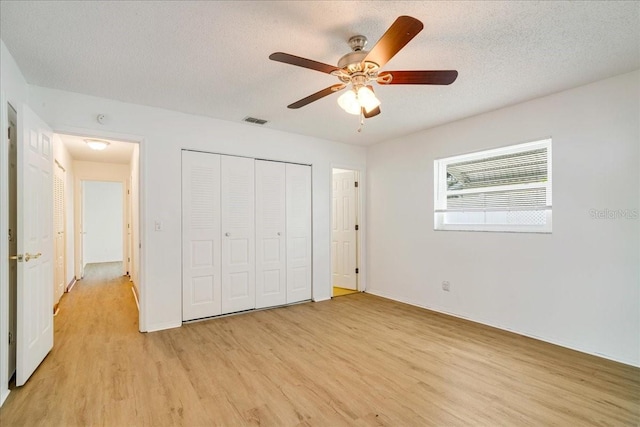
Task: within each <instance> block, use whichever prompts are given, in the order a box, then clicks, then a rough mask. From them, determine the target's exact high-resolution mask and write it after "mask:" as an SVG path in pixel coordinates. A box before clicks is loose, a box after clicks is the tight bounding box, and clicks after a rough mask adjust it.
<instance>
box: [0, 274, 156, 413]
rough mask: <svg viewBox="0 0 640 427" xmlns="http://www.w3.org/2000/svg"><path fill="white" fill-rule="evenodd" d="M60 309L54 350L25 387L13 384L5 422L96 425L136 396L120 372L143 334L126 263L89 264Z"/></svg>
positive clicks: (2, 411) (56, 323) (6, 403)
mask: <svg viewBox="0 0 640 427" xmlns="http://www.w3.org/2000/svg"><path fill="white" fill-rule="evenodd" d="M59 309H60V311H59V313H58V315H57V316H56V317H55V318H54V322H55V332H54V346H53V350H52V351H51V353H49V355H48V356H47V357H46V359H45V360H44V362H42V365H40V367H38V369H37V370H36V372H35V373H34V374H33V376H32V377H31V379H29V381H28V382H27V384H26V385H25V386H23V387H22V388H20V389H16V388H15V387H12V391H11V394H10V395H9V398H8V399H7V401H6V402H5V404H4V406H3V407H2V409H0V425H3V426H4V425H7V426H10V425H36V424H37V425H89V424H95V423H96V422H98V420H104V418H103V416H104V414H103V412H104V411H106V410H107V408H110V409H109V411H110V412H112V409H111V408H114V409H115V408H117V407H119V406H121V405H120V404H118V402H123V401H125V400H126V399H127V398H128V397H130V396H131V392H132V390H131V389H130V387H131V384H130V383H131V381H130V378H128V377H123V376H122V375H120V373H122V372H124V367H125V366H126V365H129V364H131V363H135V361H133V360H131V359H130V357H128V354H129V353H128V352H129V351H130V350H131V349H132V348H135V347H136V346H141V345H142V337H144V335H142V334H140V333H139V332H138V311H137V309H136V303H135V299H134V297H133V294H132V292H131V282H129V278H128V277H127V276H122V263H121V262H110V263H100V264H88V265H87V267H86V268H85V277H84V279H83V280H81V281H78V282H77V283H76V285H75V286H74V287H73V289H72V290H71V292H69V293H67V294H65V295H64V296H63V298H62V299H61V300H60V306H59ZM85 355H90V357H84V356H85ZM128 372H130V371H128ZM117 413H118V410H117V409H116V410H115V411H113V412H112V413H111V415H110V417H111V416H114V415H117ZM113 421H114V424H115V421H116V419H113ZM122 421H123V423H124V421H125V420H124V419H123V420H122Z"/></svg>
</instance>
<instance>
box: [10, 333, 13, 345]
mask: <svg viewBox="0 0 640 427" xmlns="http://www.w3.org/2000/svg"><path fill="white" fill-rule="evenodd" d="M11 344H13V334H12V333H11V332H9V345H11Z"/></svg>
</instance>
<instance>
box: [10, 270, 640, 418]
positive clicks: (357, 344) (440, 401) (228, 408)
mask: <svg viewBox="0 0 640 427" xmlns="http://www.w3.org/2000/svg"><path fill="white" fill-rule="evenodd" d="M120 271H121V269H120V264H118V263H114V264H105V265H96V266H90V268H88V269H87V276H86V277H85V279H83V280H82V281H80V282H78V284H77V285H76V286H75V287H74V289H73V291H72V292H71V293H69V294H66V295H65V296H64V297H63V298H62V300H61V302H60V310H61V311H60V314H59V315H58V316H56V318H55V345H54V349H53V351H52V352H51V353H50V354H49V356H47V358H46V359H45V361H44V362H43V364H42V365H41V366H40V367H39V368H38V369H37V371H36V372H35V374H34V375H33V377H32V378H31V379H30V380H29V381H28V382H27V384H26V385H25V386H23V387H21V388H19V389H15V388H14V389H13V390H12V392H11V394H10V396H9V398H8V399H7V401H6V402H5V404H4V406H3V407H2V408H0V425H2V426H3V427H4V426H48V425H50V426H86V425H103V426H117V427H119V426H138V425H139V426H212V425H213V426H238V425H261V426H270V425H272V426H331V427H334V426H353V425H357V426H399V425H406V426H409V425H411V426H413V425H420V426H430V425H433V426H442V425H446V426H469V425H477V426H489V425H490V426H501V425H504V426H513V425H517V426H528V425H531V426H541V425H567V426H569V425H571V426H574V425H581V426H588V425H615V426H625V425H628V426H637V425H639V424H640V369H638V368H634V367H630V366H626V365H622V364H619V363H615V362H611V361H607V360H604V359H601V358H597V357H593V356H589V355H585V354H582V353H579V352H576V351H572V350H569V349H566V348H561V347H558V346H554V345H551V344H547V343H543V342H540V341H537V340H534V339H531V338H527V337H523V336H519V335H516V334H512V333H508V332H505V331H500V330H496V329H493V328H490V327H487V326H484V325H479V324H476V323H472V322H468V321H465V320H461V319H457V318H453V317H450V316H446V315H442V314H438V313H433V312H430V311H428V310H423V309H420V308H417V307H413V306H409V305H405V304H401V303H397V302H394V301H390V300H386V299H383V298H379V297H375V296H372V295H368V294H364V293H358V294H353V295H347V296H342V297H340V298H336V299H333V300H331V301H325V302H320V303H306V304H299V305H294V306H290V307H284V308H278V309H273V310H262V311H255V312H251V313H247V314H242V315H238V316H230V317H223V318H218V319H212V320H208V321H203V322H198V323H192V324H188V325H184V326H183V327H182V328H178V329H173V330H168V331H160V332H154V333H149V334H141V333H139V332H138V331H137V316H138V313H137V309H136V306H135V302H134V300H133V297H132V294H131V290H130V286H131V285H130V283H129V282H128V280H127V279H126V278H124V277H121V276H120V275H119V274H120Z"/></svg>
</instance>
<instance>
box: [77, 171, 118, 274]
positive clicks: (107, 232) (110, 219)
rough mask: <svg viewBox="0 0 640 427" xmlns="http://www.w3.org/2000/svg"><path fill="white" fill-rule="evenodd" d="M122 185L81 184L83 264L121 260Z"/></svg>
mask: <svg viewBox="0 0 640 427" xmlns="http://www.w3.org/2000/svg"><path fill="white" fill-rule="evenodd" d="M123 193H124V192H123V185H122V183H121V182H106V181H82V216H83V232H84V235H83V236H84V237H83V246H82V248H83V251H84V256H83V259H82V260H83V262H84V264H85V265H87V264H89V263H100V262H116V261H123V252H124V251H123V245H124V241H123V233H122V230H123V218H124V211H123V206H124V203H123V197H124V194H123Z"/></svg>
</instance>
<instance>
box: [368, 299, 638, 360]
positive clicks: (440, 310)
mask: <svg viewBox="0 0 640 427" xmlns="http://www.w3.org/2000/svg"><path fill="white" fill-rule="evenodd" d="M366 292H367V293H369V294H372V295H376V296H379V297H382V298H386V299H390V300H393V301H398V302H401V303H404V304H408V305H412V306H414V307H419V308H423V309H425V310H429V311H433V312H436V313H441V314H446V315H447V316H452V317H457V318H459V319H464V320H468V321H470V322H474V323H479V324H481V325H485V326H489V327H492V328H496V329H500V330H502V331H507V332H511V333H513V334H518V335H522V336H525V337H528V338H533V339H535V340H538V341H543V342H546V343H549V344H553V345H557V346H560V347H564V348H568V349H570V350H575V351H578V352H580V353H585V354H589V355H591V356H596V357H600V358H602V359H607V360H611V361H614V362H618V363H622V364H624V365H629V366H634V367H636V368H640V363H638V362H633V361H630V360H623V359H620V358H617V357H613V356H609V355H607V354H602V353H596V352H594V351H588V350H585V349H582V348H579V347H577V346H575V345H573V344H567V343H564V342H562V341H558V340H551V339H548V338H543V337H540V336H537V335H534V334H531V333H528V332H522V331H517V330H514V329H509V328H506V327H503V326H498V325H494V324H491V323H489V322H481V321H479V320H476V319H472V318H470V317H465V316H463V315H459V314H456V313H451V312H448V311H445V310H443V309H439V308H435V307H431V306H426V305H422V304H416V303H415V302H412V301H409V300H407V299H406V298H399V297H396V296H393V295H389V294H386V293H384V292H379V291H376V290H372V289H368V290H367V291H366Z"/></svg>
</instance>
